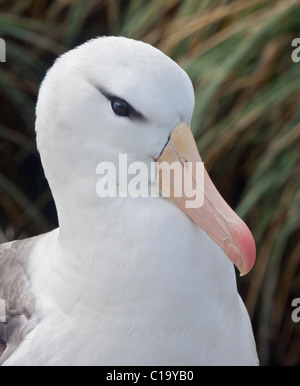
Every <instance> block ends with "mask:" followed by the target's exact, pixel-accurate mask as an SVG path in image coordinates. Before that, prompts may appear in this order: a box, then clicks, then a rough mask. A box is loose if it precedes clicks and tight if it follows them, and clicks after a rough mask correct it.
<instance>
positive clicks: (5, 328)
mask: <svg viewBox="0 0 300 386" xmlns="http://www.w3.org/2000/svg"><path fill="white" fill-rule="evenodd" d="M36 239H37V238H36V237H33V238H30V239H26V240H21V241H14V242H12V243H7V244H2V245H0V365H1V364H3V363H4V362H5V361H6V360H7V359H8V358H9V357H10V355H11V354H12V353H13V352H14V351H15V350H16V349H17V348H18V346H19V345H20V344H21V343H22V341H23V340H24V338H25V336H26V335H27V334H28V333H29V332H30V331H31V330H32V329H33V327H34V325H35V323H34V321H33V320H32V316H33V315H34V311H35V297H34V295H33V293H32V291H31V289H30V275H29V270H28V262H29V256H30V252H31V249H32V247H33V245H34V244H35V241H36Z"/></svg>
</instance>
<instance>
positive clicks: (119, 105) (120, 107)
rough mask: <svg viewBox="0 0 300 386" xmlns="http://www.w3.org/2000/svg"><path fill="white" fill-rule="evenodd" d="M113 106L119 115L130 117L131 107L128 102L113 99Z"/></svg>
mask: <svg viewBox="0 0 300 386" xmlns="http://www.w3.org/2000/svg"><path fill="white" fill-rule="evenodd" d="M111 108H112V110H113V112H114V113H115V114H116V115H118V116H119V117H129V115H130V107H129V105H128V103H127V102H125V101H123V100H121V99H116V100H113V101H111Z"/></svg>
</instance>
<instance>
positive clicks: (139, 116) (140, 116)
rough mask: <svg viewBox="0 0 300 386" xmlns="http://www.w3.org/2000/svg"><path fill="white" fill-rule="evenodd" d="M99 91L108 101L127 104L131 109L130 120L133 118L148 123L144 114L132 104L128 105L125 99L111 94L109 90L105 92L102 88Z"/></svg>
mask: <svg viewBox="0 0 300 386" xmlns="http://www.w3.org/2000/svg"><path fill="white" fill-rule="evenodd" d="M97 90H98V91H100V93H101V94H102V95H103V96H105V98H106V99H108V100H109V101H110V102H115V101H122V102H125V103H127V105H128V107H129V109H130V116H129V118H132V119H138V120H141V121H146V120H147V118H146V117H145V116H144V115H143V114H142V113H140V112H139V111H137V110H136V109H135V108H134V107H133V106H132V105H131V104H130V103H128V102H127V101H126V100H125V99H123V98H120V97H118V96H116V95H113V94H111V93H110V92H108V91H107V90H105V89H104V88H102V87H97Z"/></svg>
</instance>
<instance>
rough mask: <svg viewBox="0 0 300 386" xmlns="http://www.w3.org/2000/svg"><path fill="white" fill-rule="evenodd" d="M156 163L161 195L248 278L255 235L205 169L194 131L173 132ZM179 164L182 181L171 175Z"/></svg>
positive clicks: (179, 129) (183, 126) (182, 128)
mask: <svg viewBox="0 0 300 386" xmlns="http://www.w3.org/2000/svg"><path fill="white" fill-rule="evenodd" d="M156 161H157V163H158V170H159V173H158V183H159V187H160V189H161V191H162V192H163V193H165V194H166V195H167V196H168V197H170V198H171V199H172V200H173V201H174V202H175V204H176V205H177V206H178V207H179V208H180V209H181V210H183V211H184V212H185V213H186V214H187V215H188V216H189V217H190V218H191V219H192V220H193V221H194V222H195V223H196V224H197V225H199V226H200V228H202V229H203V230H204V232H206V234H207V235H208V236H209V237H210V238H211V239H212V240H213V241H214V242H215V243H216V244H218V245H219V246H220V247H221V248H222V249H223V251H224V253H225V254H226V255H227V257H228V258H229V259H230V260H231V261H232V262H233V263H234V264H235V265H236V267H237V268H238V270H239V271H240V274H241V276H243V275H246V274H247V273H248V272H249V271H250V270H251V269H252V267H253V265H254V263H255V256H256V248H255V242H254V239H253V236H252V233H251V232H250V230H249V228H248V227H247V225H246V224H245V223H244V222H243V220H242V219H241V218H240V217H239V216H238V215H237V214H236V213H235V212H234V211H233V210H232V209H231V208H230V206H229V205H228V204H227V203H226V202H225V200H224V199H223V198H222V196H221V195H220V193H219V192H218V191H217V189H216V187H215V186H214V184H213V182H212V181H211V179H210V177H209V175H208V173H207V171H206V170H205V168H204V166H203V162H202V160H201V157H200V154H199V152H198V149H197V145H196V142H195V140H194V136H193V134H192V132H191V129H190V128H189V127H188V126H187V125H186V124H185V123H181V124H179V125H178V126H176V127H175V128H174V129H173V131H172V133H171V135H170V138H169V141H168V143H167V144H166V146H165V148H164V149H163V151H162V153H161V155H160V156H159V158H158V159H157V160H156ZM175 164H176V165H177V166H178V165H179V164H180V165H181V172H180V178H176V177H178V173H177V174H176V173H175V172H174V173H173V174H172V173H170V166H171V165H175ZM201 166H202V167H201ZM173 170H175V168H174V169H173ZM177 170H178V169H177ZM200 172H201V173H200ZM171 174H172V175H171ZM187 179H189V180H190V181H189V183H187ZM192 195H194V199H193V200H192Z"/></svg>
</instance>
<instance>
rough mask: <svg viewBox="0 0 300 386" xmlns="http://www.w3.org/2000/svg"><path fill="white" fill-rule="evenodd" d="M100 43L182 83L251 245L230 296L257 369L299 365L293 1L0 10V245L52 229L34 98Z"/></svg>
mask: <svg viewBox="0 0 300 386" xmlns="http://www.w3.org/2000/svg"><path fill="white" fill-rule="evenodd" d="M103 34H106V35H124V36H127V37H132V38H135V39H141V40H143V41H146V42H149V43H151V44H152V45H154V46H156V47H158V48H160V49H161V50H162V51H164V52H165V53H166V54H167V55H169V56H171V57H172V58H173V59H174V60H175V61H177V62H178V63H179V64H180V65H181V66H182V67H183V68H184V69H185V70H186V71H187V72H188V74H189V75H190V77H191V79H192V81H193V84H194V87H195V92H196V109H195V114H194V120H193V130H194V133H195V136H196V138H197V140H198V145H199V149H200V152H201V154H202V157H203V160H204V161H205V163H206V167H207V168H208V169H209V171H210V174H211V176H212V178H213V180H214V181H215V183H216V185H217V187H218V188H219V190H220V191H221V193H222V194H223V196H224V197H225V198H226V200H227V201H228V202H229V203H230V204H231V206H232V207H234V208H235V210H236V211H237V212H238V213H239V214H240V215H241V216H242V217H243V218H244V219H245V221H246V222H247V223H248V225H249V227H250V229H251V230H252V231H253V233H254V237H255V240H256V243H257V251H258V256H257V263H256V266H255V268H254V269H253V271H252V273H250V274H249V275H248V276H246V277H244V278H242V279H241V280H240V279H238V284H239V287H240V292H241V293H242V297H243V298H244V299H245V301H246V304H247V308H248V310H249V313H250V315H251V318H252V321H253V325H254V331H255V336H256V340H257V345H258V351H259V356H260V360H261V363H262V364H264V365H270V364H271V365H299V364H300V329H299V323H298V324H296V323H293V322H292V321H291V312H292V307H291V301H292V299H294V298H296V297H300V269H299V268H300V216H299V209H300V109H299V106H300V63H294V62H293V61H292V60H291V53H292V51H293V49H294V48H292V47H291V42H292V40H293V39H294V38H296V37H300V2H299V0H281V1H276V0H273V1H267V0H259V1H257V0H243V1H242V0H235V1H229V0H228V1H225V0H223V1H221V0H219V1H217V0H203V1H199V0H152V1H148V0H119V1H118V0H106V1H105V0H103V1H101V0H85V1H71V0H53V1H48V0H22V1H9V0H0V37H1V38H4V39H5V40H6V44H7V63H1V64H0V102H1V115H0V192H1V195H0V239H1V241H4V240H11V239H14V238H22V237H27V236H31V235H35V234H38V233H41V232H45V231H48V230H50V229H52V228H53V227H55V226H56V214H55V208H54V204H53V202H52V199H51V194H50V191H49V188H48V185H47V183H46V181H45V179H44V177H43V172H42V168H41V166H40V163H39V157H38V154H37V151H36V148H35V134H34V109H35V103H36V97H37V93H38V88H39V84H40V82H41V80H42V79H43V77H44V75H45V72H46V70H47V68H49V67H50V66H51V64H52V63H53V61H54V59H55V57H56V56H57V55H59V54H61V53H63V52H64V51H66V50H67V49H69V48H72V47H74V46H75V45H78V44H80V43H82V42H84V41H85V40H87V39H89V38H92V37H95V36H99V35H103ZM241 344H242V342H241Z"/></svg>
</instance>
